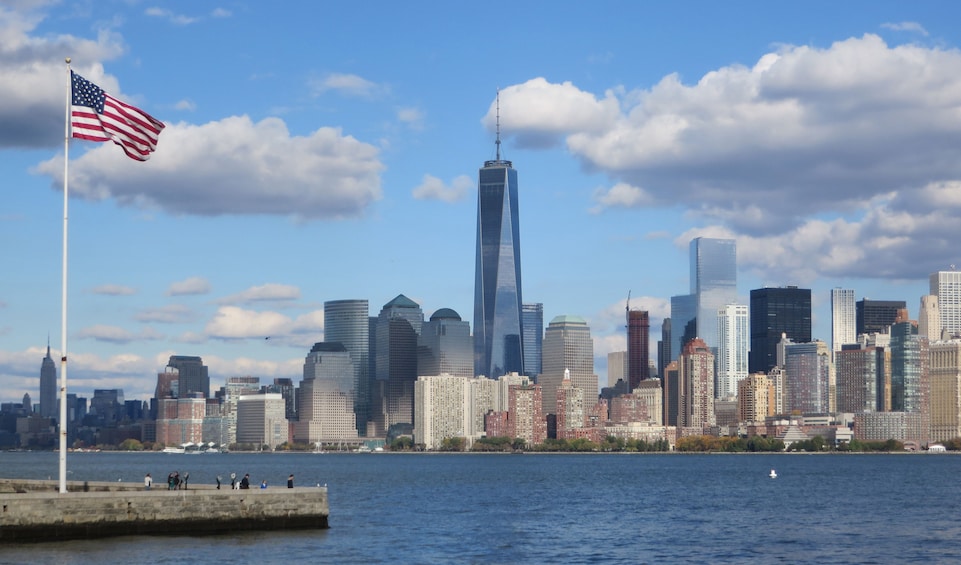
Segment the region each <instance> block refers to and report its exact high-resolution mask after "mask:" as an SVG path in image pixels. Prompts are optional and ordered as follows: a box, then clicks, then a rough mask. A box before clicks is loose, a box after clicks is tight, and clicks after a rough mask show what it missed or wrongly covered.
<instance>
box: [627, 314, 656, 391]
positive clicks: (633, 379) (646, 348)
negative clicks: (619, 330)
mask: <svg viewBox="0 0 961 565" xmlns="http://www.w3.org/2000/svg"><path fill="white" fill-rule="evenodd" d="M650 340H651V321H650V318H649V317H648V313H647V311H646V310H628V311H627V379H628V381H627V382H628V385H629V388H628V390H634V389H635V388H637V386H638V385H639V384H641V381H646V380H647V379H649V378H650V367H649V361H650V358H651V346H650Z"/></svg>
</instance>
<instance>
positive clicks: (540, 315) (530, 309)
mask: <svg viewBox="0 0 961 565" xmlns="http://www.w3.org/2000/svg"><path fill="white" fill-rule="evenodd" d="M521 331H522V332H523V334H524V335H523V342H524V374H525V375H527V376H528V377H536V376H537V375H539V374H541V352H542V349H543V345H544V304H543V303H541V302H536V303H529V304H524V305H523V306H522V307H521Z"/></svg>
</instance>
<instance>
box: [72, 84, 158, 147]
mask: <svg viewBox="0 0 961 565" xmlns="http://www.w3.org/2000/svg"><path fill="white" fill-rule="evenodd" d="M70 78H71V82H72V91H73V92H72V100H71V103H70V126H71V130H72V131H73V137H76V138H79V139H86V140H89V141H113V142H114V143H116V144H117V145H119V146H120V147H121V148H123V150H124V152H125V153H126V154H127V156H128V157H130V158H131V159H136V160H138V161H146V160H147V159H149V158H150V153H152V152H153V151H154V150H155V149H157V140H158V138H159V137H160V131H161V130H163V128H164V124H163V122H161V121H160V120H157V119H156V118H154V117H152V116H151V115H150V114H148V113H146V112H144V111H143V110H141V109H139V108H136V107H134V106H131V105H129V104H125V103H123V102H121V101H119V100H117V99H116V98H114V97H112V96H110V95H109V94H107V93H106V92H104V91H103V89H102V88H100V87H99V86H97V85H96V84H94V83H92V82H90V81H89V80H87V79H85V78H83V77H82V76H80V75H78V74H77V73H75V72H73V71H71V72H70Z"/></svg>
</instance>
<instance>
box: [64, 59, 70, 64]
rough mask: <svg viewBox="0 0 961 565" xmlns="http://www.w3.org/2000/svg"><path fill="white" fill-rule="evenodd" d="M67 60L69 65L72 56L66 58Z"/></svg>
mask: <svg viewBox="0 0 961 565" xmlns="http://www.w3.org/2000/svg"><path fill="white" fill-rule="evenodd" d="M65 61H67V64H68V65H69V64H70V57H67V58H66V59H65Z"/></svg>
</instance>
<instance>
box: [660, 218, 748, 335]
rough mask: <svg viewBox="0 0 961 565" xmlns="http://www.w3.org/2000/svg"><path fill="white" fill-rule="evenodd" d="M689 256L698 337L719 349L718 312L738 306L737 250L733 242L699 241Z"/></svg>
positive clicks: (694, 244) (694, 242)
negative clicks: (695, 304)
mask: <svg viewBox="0 0 961 565" xmlns="http://www.w3.org/2000/svg"><path fill="white" fill-rule="evenodd" d="M690 253H691V257H690V260H691V278H690V284H691V294H693V295H694V296H695V301H696V302H697V310H696V314H695V315H696V316H697V337H699V338H701V339H703V340H704V343H706V344H707V346H708V347H710V348H711V349H716V348H717V312H718V310H719V309H720V308H723V307H724V306H725V305H727V304H733V303H735V302H737V246H736V244H735V241H734V240H733V239H715V238H710V237H698V238H694V239H692V240H691V246H690ZM672 317H673V315H672Z"/></svg>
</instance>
